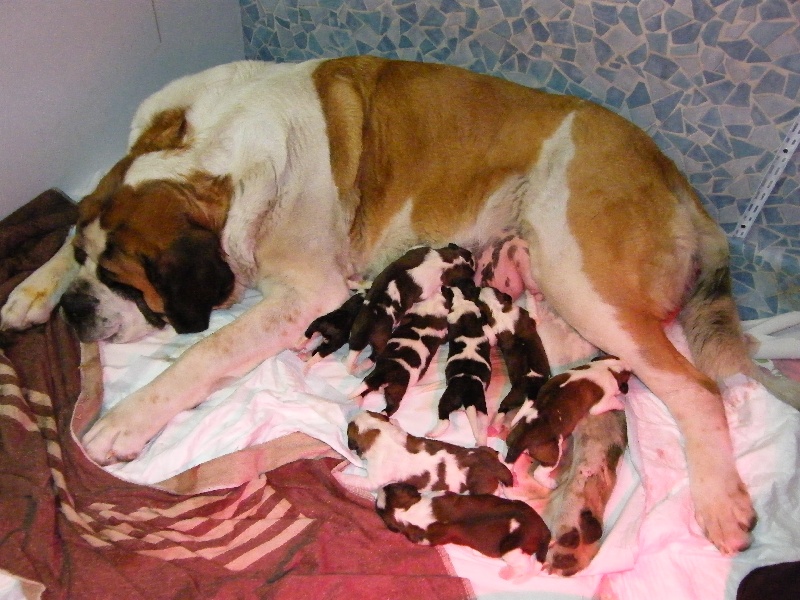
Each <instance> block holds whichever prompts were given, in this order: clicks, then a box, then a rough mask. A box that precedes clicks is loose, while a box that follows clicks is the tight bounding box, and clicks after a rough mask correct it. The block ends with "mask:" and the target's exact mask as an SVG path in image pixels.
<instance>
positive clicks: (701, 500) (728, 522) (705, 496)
mask: <svg viewBox="0 0 800 600" xmlns="http://www.w3.org/2000/svg"><path fill="white" fill-rule="evenodd" d="M722 483H723V484H724V485H719V489H714V486H711V485H709V486H705V487H704V488H703V489H702V490H699V491H698V493H697V494H694V506H695V518H696V519H697V524H698V525H699V526H700V529H702V530H703V533H704V534H705V536H706V537H707V538H708V540H709V541H710V542H711V543H712V544H714V546H716V547H717V549H718V550H719V551H720V552H721V553H722V554H724V555H726V556H730V555H732V554H736V553H737V552H741V551H742V550H746V549H747V548H749V547H750V543H751V542H752V537H751V535H750V532H751V531H752V530H753V527H755V524H756V513H755V510H753V502H752V500H751V499H750V494H749V493H748V491H747V488H746V487H745V485H744V483H743V482H742V481H741V479H739V477H738V476H736V477H733V478H731V480H730V481H724V482H722Z"/></svg>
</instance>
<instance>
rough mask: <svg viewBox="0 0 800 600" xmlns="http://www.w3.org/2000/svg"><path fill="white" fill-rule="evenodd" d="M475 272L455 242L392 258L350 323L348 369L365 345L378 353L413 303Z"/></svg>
mask: <svg viewBox="0 0 800 600" xmlns="http://www.w3.org/2000/svg"><path fill="white" fill-rule="evenodd" d="M474 273H475V263H474V260H473V258H472V254H471V253H470V252H469V251H467V250H464V249H463V248H459V247H458V246H456V245H455V244H449V245H448V246H446V247H444V248H439V249H437V250H434V249H432V248H428V247H420V248H414V249H412V250H409V251H408V252H406V253H405V254H404V255H403V256H401V257H400V258H398V259H397V260H395V261H394V262H392V264H390V265H389V266H388V267H386V268H385V269H384V270H383V271H381V273H380V274H379V275H378V276H377V277H376V278H375V281H374V282H373V283H372V286H371V287H370V289H369V292H367V298H366V300H365V301H364V305H363V306H362V307H361V310H360V311H359V312H358V315H357V316H356V320H355V322H354V323H353V328H352V329H351V331H350V339H349V345H350V354H349V355H348V357H347V364H348V368H349V370H350V372H354V371H355V370H357V369H358V367H357V365H356V363H357V361H358V358H359V355H360V354H361V352H362V351H363V350H364V349H365V348H366V347H367V345H370V346H371V347H372V353H373V357H378V356H380V355H381V353H382V352H383V351H384V349H385V348H386V344H387V343H388V341H389V337H390V336H391V334H392V330H393V329H394V328H395V327H396V326H397V324H398V323H399V321H400V319H401V317H402V316H403V315H404V314H405V312H406V311H407V310H409V309H410V308H411V306H413V305H414V303H416V302H419V301H420V300H426V299H427V298H429V297H430V296H431V295H432V294H434V293H438V292H439V291H440V290H441V289H442V286H443V285H450V283H451V282H453V281H456V280H458V279H463V278H467V277H468V278H472V277H473V276H474ZM373 360H374V358H373Z"/></svg>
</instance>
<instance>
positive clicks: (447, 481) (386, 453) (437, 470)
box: [340, 411, 513, 494]
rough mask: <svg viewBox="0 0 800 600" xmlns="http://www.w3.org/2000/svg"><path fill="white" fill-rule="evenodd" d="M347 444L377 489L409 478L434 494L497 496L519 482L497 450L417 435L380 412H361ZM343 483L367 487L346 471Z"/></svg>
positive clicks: (352, 424) (349, 428)
mask: <svg viewBox="0 0 800 600" xmlns="http://www.w3.org/2000/svg"><path fill="white" fill-rule="evenodd" d="M347 446H348V447H349V448H350V449H351V450H353V451H354V452H355V453H356V454H358V456H360V457H361V458H362V459H363V461H364V466H365V468H366V470H367V483H366V487H367V488H369V489H370V490H373V491H374V490H377V489H378V488H381V487H383V486H384V485H387V484H389V483H396V482H403V483H409V484H411V485H413V486H414V487H415V488H417V489H419V490H421V491H428V492H429V491H437V490H438V491H442V490H449V491H451V492H457V493H460V494H463V493H469V494H494V493H496V492H497V491H498V490H499V488H500V486H501V485H502V486H510V485H512V483H513V477H512V475H511V471H510V470H509V469H508V467H507V466H506V465H504V464H503V463H502V462H501V461H500V459H499V457H498V455H497V452H495V451H494V450H492V449H491V448H487V447H485V446H481V447H478V448H464V447H463V446H457V445H455V444H449V443H447V442H442V441H439V440H430V439H427V438H422V437H417V436H413V435H411V434H409V433H406V432H405V431H403V430H402V429H401V428H400V427H398V426H396V425H395V424H394V423H393V422H391V421H390V420H389V417H387V416H385V415H382V414H380V413H374V412H370V411H364V412H361V413H359V414H358V415H356V416H355V418H353V420H352V421H351V422H350V423H349V424H348V426H347ZM340 481H342V482H343V483H348V484H351V485H353V486H354V487H365V486H364V478H363V477H358V476H348V475H342V476H340Z"/></svg>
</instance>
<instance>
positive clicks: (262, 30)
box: [240, 0, 800, 317]
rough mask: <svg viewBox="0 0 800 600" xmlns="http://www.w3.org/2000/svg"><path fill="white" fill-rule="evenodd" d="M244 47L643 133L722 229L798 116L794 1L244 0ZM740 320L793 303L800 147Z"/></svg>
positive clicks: (759, 234)
mask: <svg viewBox="0 0 800 600" xmlns="http://www.w3.org/2000/svg"><path fill="white" fill-rule="evenodd" d="M240 6H241V13H242V31H243V36H244V39H245V47H246V55H247V57H248V58H252V59H262V60H276V61H287V60H303V59H307V58H315V57H322V56H339V55H343V54H356V53H365V54H376V55H382V56H388V57H400V58H405V59H409V60H426V61H436V62H449V63H452V64H457V65H461V66H464V67H467V68H470V69H473V70H476V71H479V72H487V73H492V74H495V75H499V76H504V77H507V78H509V79H512V80H514V81H518V82H520V83H522V84H525V85H530V86H533V87H541V88H544V89H548V90H550V91H553V92H558V93H570V94H575V95H577V96H580V97H582V98H588V99H592V100H594V101H596V102H599V103H601V104H604V105H606V106H608V107H609V108H611V109H612V110H614V111H615V112H618V113H620V114H622V115H623V116H625V117H626V118H628V119H631V120H632V121H634V122H635V123H637V124H639V125H641V126H643V127H645V128H646V129H647V130H648V131H649V132H650V133H651V135H653V138H654V139H655V140H656V143H657V144H658V145H659V146H660V147H661V148H662V149H663V150H664V151H665V152H666V153H667V154H668V155H669V156H670V157H671V158H672V159H673V160H675V161H676V162H677V164H678V165H679V166H680V167H681V168H683V169H684V170H685V171H686V174H687V176H688V177H689V180H690V181H691V182H692V184H693V185H694V186H695V188H696V189H697V191H698V193H699V194H700V196H701V198H702V200H703V202H704V204H705V205H706V206H707V207H708V209H709V211H710V212H711V213H712V215H713V216H714V217H715V218H717V219H718V220H719V221H720V224H721V225H722V226H723V228H724V229H725V230H726V231H728V232H730V231H732V230H733V229H734V227H735V224H736V222H737V220H738V218H739V215H740V214H741V211H742V210H743V209H744V207H745V206H746V205H747V203H748V201H749V200H750V196H751V195H752V194H753V191H754V190H755V189H756V188H757V186H758V185H759V183H760V181H761V178H762V177H763V173H764V172H765V171H766V169H767V168H768V167H769V165H770V164H771V162H772V158H773V156H774V153H775V151H776V149H777V147H778V146H779V144H780V141H781V140H782V139H783V136H784V135H785V132H786V131H787V130H788V127H789V124H790V123H791V121H792V120H793V119H794V116H795V115H796V114H797V112H798V108H800V107H799V106H798V100H797V99H798V97H800V2H796V1H795V0H641V1H632V2H622V1H620V0H592V1H590V2H575V1H574V0H535V1H534V0H477V1H475V0H470V1H464V0H440V1H437V2H433V1H431V0H419V1H412V0H394V1H392V0H240ZM732 247H733V248H732V249H733V257H734V260H733V264H734V279H735V281H736V284H735V285H736V290H737V298H738V301H739V303H740V311H741V312H742V314H743V316H745V315H750V316H753V317H755V316H767V315H768V314H771V313H773V312H775V311H783V310H789V309H793V310H798V309H800V307H798V302H800V292H798V290H799V289H800V288H799V287H798V279H800V156H795V157H794V158H793V159H792V161H790V163H789V165H788V167H787V169H786V173H785V174H784V176H783V177H782V178H781V180H780V181H779V184H778V186H777V187H776V189H775V191H774V192H773V195H772V196H771V197H770V199H769V201H768V203H767V206H766V208H765V210H764V212H763V213H762V215H761V216H760V218H759V219H758V220H757V221H756V223H755V225H754V226H753V228H752V231H751V234H750V236H749V237H748V238H747V240H745V241H744V242H741V241H740V240H736V243H733V240H732Z"/></svg>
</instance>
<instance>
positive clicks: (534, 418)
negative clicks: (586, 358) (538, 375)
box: [506, 357, 630, 467]
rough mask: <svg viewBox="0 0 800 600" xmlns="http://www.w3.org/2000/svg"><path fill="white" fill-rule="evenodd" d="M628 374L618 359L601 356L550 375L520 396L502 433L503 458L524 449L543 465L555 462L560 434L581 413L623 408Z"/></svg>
mask: <svg viewBox="0 0 800 600" xmlns="http://www.w3.org/2000/svg"><path fill="white" fill-rule="evenodd" d="M629 377H630V371H628V370H627V368H626V367H625V365H624V364H623V363H622V362H621V361H620V360H619V359H617V358H616V357H604V358H599V359H595V360H594V361H592V362H591V363H589V364H586V365H582V366H580V367H576V368H574V369H571V370H569V371H566V372H564V373H561V374H559V375H556V376H555V377H553V378H551V379H550V380H549V381H548V382H547V383H546V384H545V385H544V386H542V389H541V390H540V391H539V394H538V396H537V397H536V399H535V401H533V400H526V401H525V403H524V404H523V405H522V408H520V409H519V412H517V414H516V415H515V416H514V420H513V422H512V424H511V431H510V432H509V434H508V437H507V438H506V444H507V445H508V452H507V453H506V462H509V463H513V462H515V461H516V460H517V459H518V458H519V456H520V454H522V452H527V453H528V454H529V455H530V456H531V458H533V459H534V460H535V461H537V462H538V463H540V464H542V465H544V466H545V467H554V466H556V464H557V463H558V461H559V459H560V458H561V453H562V451H561V449H562V445H563V442H564V438H566V437H567V436H569V435H570V434H571V433H572V431H573V430H574V429H575V427H576V426H577V425H578V423H579V422H580V420H581V419H583V418H584V417H585V416H586V415H587V414H592V415H597V414H600V413H603V412H605V411H607V410H621V409H622V408H623V405H622V402H621V401H620V399H619V395H620V394H625V393H626V392H627V391H628V379H629Z"/></svg>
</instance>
